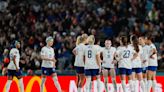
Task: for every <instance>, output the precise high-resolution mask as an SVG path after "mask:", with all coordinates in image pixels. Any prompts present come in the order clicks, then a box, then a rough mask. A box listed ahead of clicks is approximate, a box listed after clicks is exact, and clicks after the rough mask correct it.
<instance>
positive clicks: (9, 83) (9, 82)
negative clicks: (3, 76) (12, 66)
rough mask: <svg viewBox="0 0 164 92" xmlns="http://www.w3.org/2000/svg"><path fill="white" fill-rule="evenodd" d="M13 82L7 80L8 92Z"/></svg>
mask: <svg viewBox="0 0 164 92" xmlns="http://www.w3.org/2000/svg"><path fill="white" fill-rule="evenodd" d="M11 82H12V80H7V83H6V92H9V90H10V85H11Z"/></svg>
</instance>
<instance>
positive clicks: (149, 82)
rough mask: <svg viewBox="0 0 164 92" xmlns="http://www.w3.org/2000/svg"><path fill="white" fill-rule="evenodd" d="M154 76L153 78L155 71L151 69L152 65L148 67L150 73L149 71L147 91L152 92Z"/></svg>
mask: <svg viewBox="0 0 164 92" xmlns="http://www.w3.org/2000/svg"><path fill="white" fill-rule="evenodd" d="M152 78H153V71H152V69H151V67H148V73H147V79H148V82H147V92H150V90H151V87H152Z"/></svg>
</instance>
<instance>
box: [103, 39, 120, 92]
mask: <svg viewBox="0 0 164 92" xmlns="http://www.w3.org/2000/svg"><path fill="white" fill-rule="evenodd" d="M111 45H112V42H111V40H110V39H106V40H105V48H103V50H102V57H103V61H102V68H103V70H102V72H103V76H104V84H105V91H106V92H109V89H108V86H107V84H108V74H110V76H111V80H112V83H113V86H114V90H115V91H114V92H117V83H116V73H115V66H114V65H115V63H116V61H114V57H115V53H116V48H115V47H112V46H111Z"/></svg>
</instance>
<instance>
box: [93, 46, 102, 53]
mask: <svg viewBox="0 0 164 92" xmlns="http://www.w3.org/2000/svg"><path fill="white" fill-rule="evenodd" d="M95 46H96V47H97V49H98V52H99V53H101V52H102V51H103V47H101V46H100V45H95Z"/></svg>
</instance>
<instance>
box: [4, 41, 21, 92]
mask: <svg viewBox="0 0 164 92" xmlns="http://www.w3.org/2000/svg"><path fill="white" fill-rule="evenodd" d="M14 46H15V48H12V49H11V50H10V63H9V65H8V67H7V68H8V74H7V75H8V80H7V83H6V92H9V89H10V86H11V83H12V79H13V77H14V76H16V77H17V78H18V79H19V86H20V91H21V92H24V84H23V79H22V74H21V71H20V67H19V62H20V53H19V50H18V49H19V48H20V42H18V41H15V43H14Z"/></svg>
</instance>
